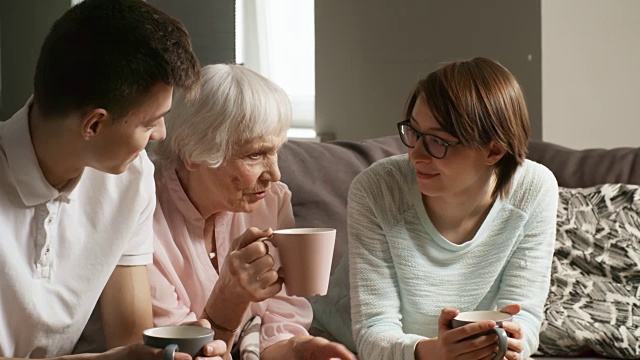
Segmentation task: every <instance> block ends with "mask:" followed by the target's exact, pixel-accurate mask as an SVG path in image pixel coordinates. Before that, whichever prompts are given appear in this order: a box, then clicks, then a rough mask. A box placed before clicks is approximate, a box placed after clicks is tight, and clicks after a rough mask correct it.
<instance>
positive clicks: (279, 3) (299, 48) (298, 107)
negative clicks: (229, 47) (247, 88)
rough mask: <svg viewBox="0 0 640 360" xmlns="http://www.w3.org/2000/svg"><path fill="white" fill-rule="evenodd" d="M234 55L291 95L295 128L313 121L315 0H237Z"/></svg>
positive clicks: (302, 126) (312, 123)
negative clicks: (235, 49) (235, 47)
mask: <svg viewBox="0 0 640 360" xmlns="http://www.w3.org/2000/svg"><path fill="white" fill-rule="evenodd" d="M236 4H237V7H236V11H237V12H236V37H237V38H236V46H237V54H236V59H237V61H238V62H241V63H244V64H245V66H247V67H249V68H251V69H253V70H255V71H257V72H259V73H260V74H262V75H264V76H266V77H267V78H269V79H271V80H272V81H274V82H275V83H276V84H278V85H280V86H281V87H282V88H283V89H284V90H285V91H286V92H287V94H288V95H289V98H290V99H291V105H292V107H293V124H292V127H295V128H313V127H314V123H315V31H314V2H313V0H237V3H236Z"/></svg>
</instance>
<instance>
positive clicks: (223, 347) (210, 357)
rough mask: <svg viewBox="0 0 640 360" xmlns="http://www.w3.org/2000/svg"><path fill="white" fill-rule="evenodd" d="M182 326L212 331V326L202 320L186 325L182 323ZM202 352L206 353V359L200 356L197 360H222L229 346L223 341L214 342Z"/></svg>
mask: <svg viewBox="0 0 640 360" xmlns="http://www.w3.org/2000/svg"><path fill="white" fill-rule="evenodd" d="M181 325H188V326H201V327H205V328H207V329H211V324H210V323H209V322H208V321H207V320H204V319H200V320H197V321H189V322H186V323H182V324H181ZM202 352H203V353H204V357H202V356H198V357H197V358H196V359H202V360H205V359H207V360H222V357H223V356H224V355H225V353H226V352H227V344H226V343H225V342H224V341H222V340H214V341H212V342H210V343H208V344H207V345H205V346H204V348H203V350H202Z"/></svg>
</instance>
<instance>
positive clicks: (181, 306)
mask: <svg viewBox="0 0 640 360" xmlns="http://www.w3.org/2000/svg"><path fill="white" fill-rule="evenodd" d="M271 185H272V186H271V188H270V190H269V191H268V192H267V195H266V197H265V198H264V199H263V200H262V201H261V202H260V203H259V205H258V206H257V207H256V208H255V209H254V210H253V212H251V213H232V212H225V213H222V214H220V215H217V216H216V218H215V241H216V249H217V254H216V256H217V257H218V268H219V269H222V265H223V264H224V261H225V258H226V257H227V254H228V253H229V250H230V247H231V244H232V242H233V240H234V239H235V238H237V237H238V236H240V235H241V234H242V233H244V231H245V230H246V229H247V228H249V227H251V226H255V227H257V228H259V229H266V228H268V227H271V228H272V229H274V230H275V229H281V228H291V227H293V226H294V218H293V211H292V209H291V192H290V191H289V188H288V187H287V186H286V185H285V184H283V183H280V182H277V183H272V184H271ZM156 188H157V190H156V191H157V200H158V201H157V205H156V211H155V214H154V218H153V230H154V233H155V239H154V255H153V265H152V266H150V267H149V280H150V282H151V296H152V301H153V317H154V323H155V325H156V326H163V325H175V324H180V323H183V322H185V321H195V320H196V319H197V318H198V316H199V315H200V314H201V313H202V310H203V309H204V306H205V304H206V303H207V300H208V298H209V295H210V294H211V290H212V289H213V286H214V285H215V283H216V281H218V273H217V272H216V270H215V268H214V267H213V265H212V264H211V260H210V258H209V254H208V251H207V249H206V246H205V240H204V236H205V235H204V234H205V231H206V229H205V219H204V218H203V217H202V216H201V215H200V213H199V212H198V210H196V208H195V207H194V206H193V204H192V203H191V201H190V200H189V198H188V197H187V195H186V193H185V192H184V190H183V189H182V186H181V185H180V182H179V181H178V176H177V174H176V171H175V169H174V168H167V167H159V168H158V169H157V170H156ZM209 231H211V230H209ZM273 253H274V252H272V254H273ZM274 258H275V260H276V262H277V263H278V259H277V257H276V256H274ZM278 266H279V265H276V268H277V267H278ZM255 315H260V317H261V318H262V327H261V329H260V349H261V350H262V349H265V348H267V347H269V346H270V345H273V344H275V343H277V342H279V341H281V340H286V339H288V338H290V337H292V336H304V335H308V332H307V329H308V328H309V326H310V325H311V320H312V317H313V313H312V310H311V305H309V302H308V301H307V300H306V299H305V298H301V297H290V296H287V295H286V294H285V292H284V289H283V291H281V292H280V293H279V294H278V295H276V296H275V297H273V298H270V299H268V300H265V301H262V302H259V303H252V304H251V306H250V308H249V311H248V312H247V314H245V318H244V320H243V323H245V322H246V321H247V320H248V319H249V318H250V317H252V316H255ZM236 340H237V339H236Z"/></svg>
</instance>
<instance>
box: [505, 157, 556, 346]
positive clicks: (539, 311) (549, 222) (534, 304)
mask: <svg viewBox="0 0 640 360" xmlns="http://www.w3.org/2000/svg"><path fill="white" fill-rule="evenodd" d="M543 170H544V171H543V172H542V173H543V174H544V176H540V177H538V179H537V180H538V181H539V182H538V184H526V185H528V187H529V188H530V189H531V191H528V195H529V196H532V197H534V196H535V199H534V200H533V201H531V205H532V206H531V208H530V209H531V210H530V214H529V218H528V220H527V222H526V223H525V225H524V228H523V230H522V231H523V232H524V234H523V237H522V240H521V241H520V243H519V244H518V246H517V247H516V249H515V250H514V252H513V254H512V255H511V258H510V259H509V261H508V262H507V264H506V266H505V269H504V272H503V275H502V280H501V283H500V290H499V293H498V295H497V297H496V305H497V307H498V309H500V308H502V307H504V306H506V305H509V304H514V303H515V304H520V306H521V307H522V310H521V311H520V313H518V314H517V315H515V316H514V321H515V322H517V323H519V324H520V326H521V327H522V334H523V340H524V350H523V353H522V358H523V359H526V358H528V357H529V356H531V354H532V353H533V352H535V351H536V350H537V348H538V335H539V333H540V326H541V323H542V319H543V308H544V304H545V301H546V299H547V294H548V292H549V281H550V276H551V262H552V259H553V251H554V243H555V239H556V212H557V207H558V184H557V182H556V179H555V178H554V177H553V174H551V172H550V171H549V170H547V169H546V168H544V169H543ZM535 189H537V190H538V191H536V190H535Z"/></svg>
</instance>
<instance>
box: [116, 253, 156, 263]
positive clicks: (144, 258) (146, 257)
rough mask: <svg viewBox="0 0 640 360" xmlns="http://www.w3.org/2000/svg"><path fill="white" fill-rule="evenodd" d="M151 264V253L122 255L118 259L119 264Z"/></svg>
mask: <svg viewBox="0 0 640 360" xmlns="http://www.w3.org/2000/svg"><path fill="white" fill-rule="evenodd" d="M149 264H153V253H150V254H142V255H122V256H121V257H120V260H118V265H121V266H138V265H149Z"/></svg>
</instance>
